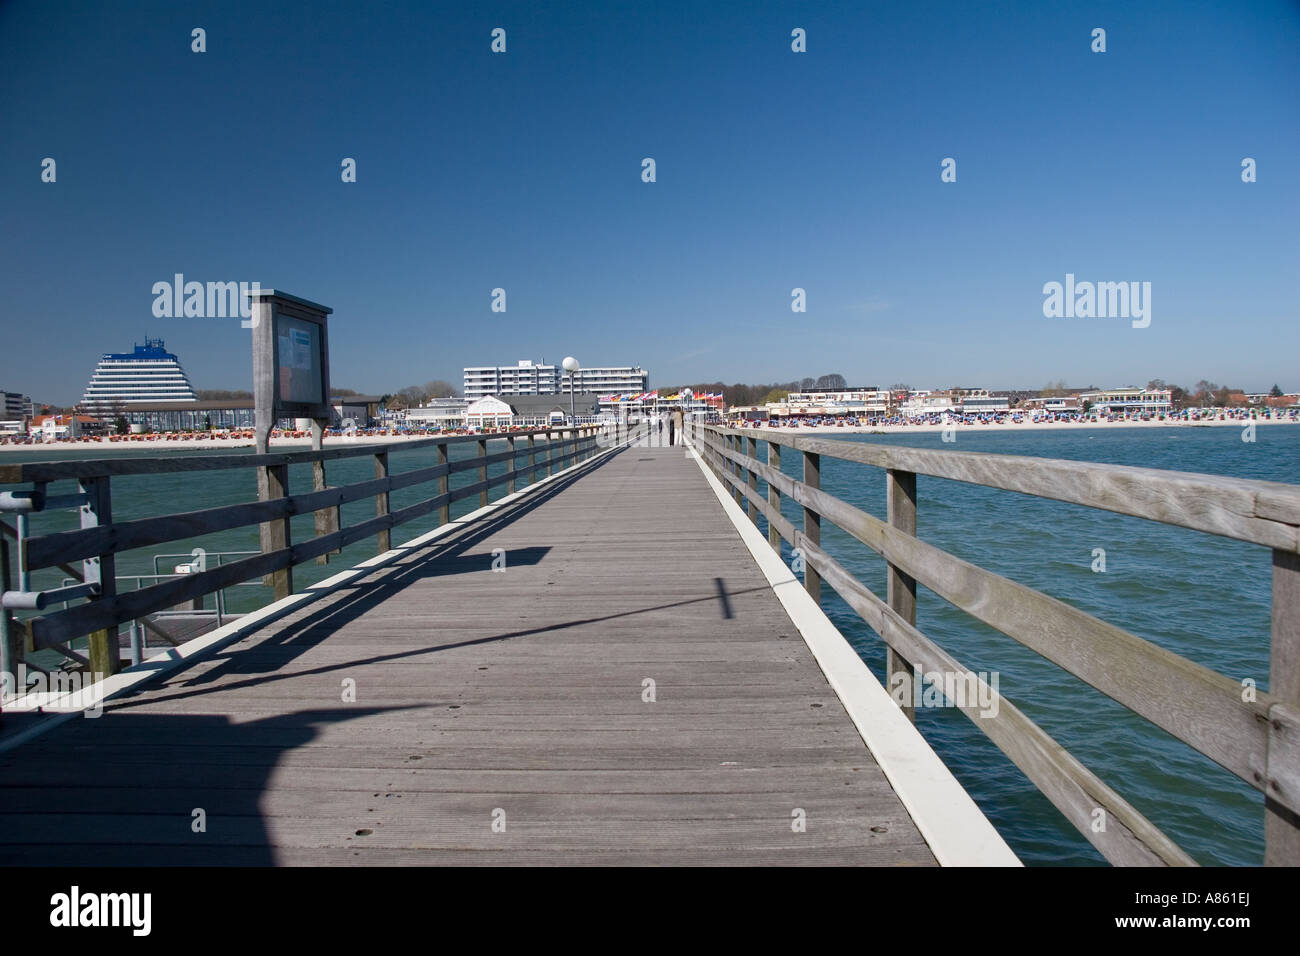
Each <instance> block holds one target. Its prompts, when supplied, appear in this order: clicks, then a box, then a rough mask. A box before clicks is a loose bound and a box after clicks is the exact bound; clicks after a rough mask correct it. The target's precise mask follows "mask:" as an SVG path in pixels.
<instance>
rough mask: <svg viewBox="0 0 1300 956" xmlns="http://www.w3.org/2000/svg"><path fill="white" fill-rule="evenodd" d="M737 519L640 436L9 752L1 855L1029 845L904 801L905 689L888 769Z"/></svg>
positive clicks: (689, 461) (827, 853)
mask: <svg viewBox="0 0 1300 956" xmlns="http://www.w3.org/2000/svg"><path fill="white" fill-rule="evenodd" d="M738 514H740V509H739V508H738V507H737V506H736V505H735V504H734V502H732V501H731V499H730V496H729V495H728V494H726V493H725V492H723V491H721V485H719V484H718V482H717V480H716V478H714V477H713V476H712V475H711V474H709V473H708V472H707V471H706V469H704V468H703V467H702V466H701V463H700V462H699V461H698V460H697V457H696V456H695V455H693V454H692V453H691V452H689V451H686V452H684V451H683V449H682V448H681V447H680V446H679V447H674V448H663V447H644V446H643V447H625V448H622V449H619V450H616V451H612V452H609V453H607V454H605V455H603V456H600V457H597V458H594V459H592V460H590V461H587V462H584V463H581V464H579V465H577V466H575V467H574V468H572V469H570V471H568V472H563V473H559V474H556V475H555V476H553V477H552V478H548V479H547V480H545V481H542V482H539V483H537V484H535V485H533V486H530V487H529V488H527V489H525V490H524V491H521V492H519V493H518V494H515V495H512V496H510V497H509V498H507V499H506V500H505V501H504V502H498V503H494V504H493V505H491V507H490V508H488V509H484V510H483V513H482V514H476V516H473V520H467V519H462V520H461V521H459V522H453V523H452V525H451V526H448V527H444V528H440V529H439V532H438V533H436V534H434V535H426V536H425V539H428V540H427V543H425V544H417V545H416V546H413V547H411V548H409V549H408V550H407V551H405V552H404V553H403V554H402V555H401V556H400V557H398V558H397V559H396V560H393V561H391V562H390V563H389V564H387V565H386V566H376V568H375V569H374V570H373V571H370V572H368V573H366V574H364V575H360V574H357V575H353V576H352V577H351V578H350V579H348V580H346V581H345V582H344V583H342V584H338V585H334V586H332V587H330V588H329V589H328V592H327V593H326V594H325V595H324V596H321V597H319V598H318V599H317V600H314V601H313V602H311V603H309V604H305V605H304V606H303V607H301V608H300V609H298V610H294V611H292V612H290V613H288V614H286V615H284V616H282V617H280V618H278V619H276V620H273V621H271V622H270V623H266V624H264V625H261V626H260V627H257V628H256V629H254V630H252V631H251V632H249V633H246V635H245V636H243V637H242V638H239V639H238V640H236V641H234V642H233V643H229V644H227V645H226V646H224V647H220V648H219V649H218V650H216V651H215V652H213V653H210V654H208V655H206V656H202V655H201V656H198V657H196V658H195V660H194V662H193V663H192V664H190V665H189V666H186V667H183V668H181V669H178V670H174V671H172V672H171V673H169V674H167V675H166V676H164V677H161V678H158V679H156V680H154V681H153V682H150V683H147V684H144V685H142V686H138V687H136V688H134V689H132V690H130V691H128V692H126V693H124V694H122V695H120V696H116V697H113V698H111V699H109V700H108V701H107V702H105V704H104V711H103V715H102V716H101V717H99V718H97V719H82V718H75V719H69V720H65V721H64V722H63V723H62V724H60V725H59V726H57V727H55V728H54V729H52V730H50V731H48V732H47V733H44V734H41V735H40V736H37V737H34V738H33V739H31V740H29V741H28V742H26V743H24V744H22V745H21V746H19V747H17V748H15V749H12V750H10V751H8V752H7V753H3V754H0V863H6V864H49V865H62V864H74V865H90V864H96V865H118V864H123V865H137V864H164V865H169V864H179V865H186V864H197V865H213V864H215V865H221V864H255V865H256V864H331V865H332V864H345V865H346V864H529V863H543V864H591V863H595V864H620V863H628V864H828V863H829V864H902V865H921V866H925V865H934V864H935V863H936V862H1002V863H1007V862H1010V863H1014V862H1015V860H1014V857H1012V856H1011V854H1010V851H1009V850H1007V849H1006V847H1005V844H1003V843H1002V842H1001V840H1000V839H999V838H997V837H996V834H994V833H993V832H992V829H991V827H989V826H988V824H987V821H985V820H984V818H983V817H982V816H981V815H979V814H978V811H977V810H975V809H974V805H973V804H972V803H970V802H969V798H968V797H966V795H965V794H964V792H962V791H960V789H959V788H958V787H957V786H956V783H955V781H952V780H951V778H948V779H947V780H941V781H939V783H938V784H936V785H935V787H934V788H929V789H930V792H928V793H922V792H917V793H914V794H912V795H910V796H909V795H908V794H906V793H904V794H903V795H902V796H900V793H899V792H898V787H897V786H896V784H897V782H898V781H900V780H904V779H922V780H924V779H925V774H927V773H929V774H932V775H933V773H934V767H935V766H939V767H940V769H942V768H941V765H938V762H937V758H935V757H934V755H933V753H932V752H930V751H929V748H928V747H927V746H926V745H925V743H924V741H923V740H922V739H921V738H920V736H919V735H916V734H915V731H913V730H912V729H911V727H910V725H908V724H907V723H906V718H905V717H903V716H902V713H901V711H898V710H897V708H896V707H895V708H894V714H893V715H892V716H891V715H889V714H886V718H885V719H884V722H885V723H888V724H889V727H887V728H884V729H882V730H881V732H882V733H884V734H885V735H886V736H888V735H894V738H893V739H894V741H895V742H894V743H893V744H891V746H893V747H895V748H896V749H897V748H900V747H901V748H904V749H905V751H906V752H907V753H909V754H911V758H910V759H908V760H904V761H902V764H903V766H901V768H900V769H899V770H898V771H897V774H896V775H895V780H894V781H893V782H891V779H890V777H888V776H887V775H886V772H885V771H884V770H882V767H881V765H880V763H879V762H878V760H877V759H876V757H874V756H873V754H872V752H871V750H870V749H868V746H867V745H866V744H865V743H864V739H863V733H862V732H861V728H860V727H859V726H858V725H857V724H855V719H854V718H853V717H852V716H851V714H850V710H851V709H852V708H853V707H854V706H857V705H855V704H853V703H852V702H850V705H849V708H847V709H846V704H845V702H844V701H842V700H841V697H840V696H839V695H837V693H836V691H835V690H833V689H832V686H831V684H830V683H829V682H828V677H827V674H826V673H825V672H824V670H823V667H824V666H825V662H824V661H823V663H822V664H819V660H818V659H817V658H816V657H815V656H814V650H813V649H811V646H810V643H809V637H808V634H807V633H804V632H811V630H815V629H816V628H819V627H825V626H828V622H825V623H820V622H814V623H813V624H808V623H804V624H803V625H802V626H803V631H802V632H801V627H800V626H797V625H796V623H795V622H794V621H793V620H792V617H791V613H790V611H789V610H788V609H787V607H788V602H787V603H783V600H782V599H781V598H779V597H778V590H779V588H778V589H774V587H773V582H772V580H771V579H770V574H769V573H768V572H765V570H764V569H763V567H762V566H761V565H760V562H759V560H758V556H757V555H756V554H755V553H754V552H753V549H752V548H751V546H750V544H749V543H747V540H746V537H745V534H746V533H748V534H749V535H750V536H751V537H752V535H754V534H760V533H759V532H758V531H757V530H756V529H753V527H752V526H750V528H749V529H748V531H746V530H744V529H742V528H741V527H740V525H739V524H738V522H737V521H735V520H733V519H734V516H735V515H738ZM419 540H422V539H417V541H419ZM759 541H760V543H761V546H762V547H763V548H767V547H768V546H767V544H766V541H765V540H763V539H762V538H761V535H760V537H759ZM768 558H769V559H771V560H776V561H777V562H778V564H779V559H776V558H775V556H774V555H772V554H771V553H770V551H769V554H768ZM781 567H783V566H781ZM790 583H791V587H790V588H789V590H791V591H797V592H798V595H797V596H800V597H803V598H804V599H805V600H810V599H808V598H807V597H806V593H805V592H803V591H802V590H801V589H800V586H799V585H798V583H797V582H794V581H793V579H791V582H790ZM242 626H243V627H245V628H246V629H247V627H248V626H249V625H248V624H247V623H244V624H243V625H242ZM845 646H846V647H847V645H845ZM860 679H861V675H860V674H858V675H856V676H854V677H852V679H851V680H848V679H846V680H848V683H846V684H845V685H844V686H849V684H852V683H853V681H857V680H860ZM842 683H843V682H842ZM876 692H877V693H878V694H879V695H883V691H880V690H879V688H878V685H877V691H876ZM885 699H886V700H887V698H885ZM862 712H863V713H865V712H866V711H865V710H864V711H862ZM6 716H8V715H6ZM857 719H858V721H859V722H861V721H862V719H863V718H862V717H861V715H859V716H858V718H857ZM891 721H893V722H896V724H895V723H893V722H891ZM899 725H901V727H902V729H900V726H899ZM909 733H910V734H911V736H910V737H909V736H906V735H907V734H909ZM899 735H903V736H901V737H900V736H899ZM898 741H902V743H899V742H898ZM907 764H913V765H917V766H921V767H922V770H921V773H920V775H919V776H918V775H917V772H916V766H911V767H909V766H906V765H907ZM909 774H910V775H911V776H910V777H908V775H909ZM904 790H906V786H904ZM953 794H956V798H955V799H954V798H953V797H952V795H953ZM927 801H928V806H930V807H931V809H932V810H933V809H934V808H935V806H936V801H937V802H938V807H937V809H938V812H937V813H932V814H931V815H932V817H933V818H935V820H936V823H935V829H932V830H927V828H926V826H925V825H924V823H923V824H922V825H921V826H918V821H917V819H915V818H914V817H915V808H916V807H923V806H926V805H927ZM945 801H946V802H947V803H948V804H950V805H949V806H947V807H946V809H948V810H951V813H952V816H953V819H954V820H957V821H960V820H962V819H967V820H970V819H974V820H975V821H976V822H977V823H978V824H979V826H976V827H975V830H976V831H977V832H976V833H975V834H973V835H969V834H968V839H955V840H949V839H948V838H947V837H937V836H936V834H939V833H941V831H942V821H941V820H940V819H939V818H942V817H943V816H944V815H945V813H944V811H945V806H944V805H943V804H944V802H945ZM909 808H911V809H909ZM927 812H928V811H927ZM981 827H982V828H983V829H981ZM926 833H928V837H927V835H926ZM990 835H991V837H992V838H991V839H990ZM936 841H938V842H942V843H944V845H942V846H941V845H938V843H937V842H936ZM981 841H984V842H983V843H981ZM931 844H936V845H931ZM963 844H964V845H963Z"/></svg>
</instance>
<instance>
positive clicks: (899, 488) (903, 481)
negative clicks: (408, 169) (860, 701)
mask: <svg viewBox="0 0 1300 956" xmlns="http://www.w3.org/2000/svg"><path fill="white" fill-rule="evenodd" d="M885 508H886V511H887V512H888V514H887V517H888V520H889V523H890V525H892V526H893V527H895V528H897V529H898V530H899V531H902V532H904V533H905V534H910V535H912V536H913V537H915V536H916V473H915V472H912V471H896V470H895V469H893V468H888V469H886V470H885ZM888 575H889V577H888V579H887V581H888V591H887V592H886V599H887V600H888V602H889V607H890V609H891V610H893V611H896V612H898V615H899V616H900V617H901V618H903V620H905V621H907V623H908V624H915V623H916V579H915V578H913V577H911V576H909V575H906V574H904V573H903V572H902V571H900V570H899V569H898V568H896V567H895V566H894V565H892V564H891V565H889V571H888ZM915 680H916V673H915V670H914V668H913V667H912V665H911V664H910V663H908V661H907V659H906V658H904V657H903V656H902V655H901V654H899V653H898V652H897V651H895V650H894V649H893V648H892V647H890V648H887V650H886V652H885V686H886V689H887V690H888V691H889V692H890V693H891V694H893V695H894V697H895V699H902V700H904V701H907V703H904V704H903V705H902V707H903V713H904V714H905V715H906V716H907V719H908V720H910V721H912V723H916V708H915V707H914V706H912V703H911V701H912V700H913V699H914V698H913V689H912V682H913V681H915ZM895 688H897V690H895Z"/></svg>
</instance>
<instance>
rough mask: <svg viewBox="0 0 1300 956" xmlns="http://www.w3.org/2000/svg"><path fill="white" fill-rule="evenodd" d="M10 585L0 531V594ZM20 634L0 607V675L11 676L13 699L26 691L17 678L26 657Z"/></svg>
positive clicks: (8, 613) (0, 694) (0, 696)
mask: <svg viewBox="0 0 1300 956" xmlns="http://www.w3.org/2000/svg"><path fill="white" fill-rule="evenodd" d="M12 584H13V569H12V566H11V564H10V560H9V539H8V538H6V537H5V536H4V534H3V532H2V531H0V594H4V593H5V592H6V591H8V590H10V585H12ZM22 633H23V632H22V628H20V627H19V626H18V621H17V620H16V619H15V618H14V616H13V612H11V611H10V610H9V609H8V608H6V607H0V675H3V674H12V675H13V679H14V683H13V692H14V696H15V697H21V696H23V693H24V692H25V691H26V689H27V688H26V687H25V686H21V681H20V679H19V677H18V664H19V662H20V661H22V659H23V658H24V657H25V656H26V655H25V654H24V650H25V649H24V647H23V643H24V642H23V639H22ZM4 686H5V685H4V683H2V682H0V704H2V703H3V697H4Z"/></svg>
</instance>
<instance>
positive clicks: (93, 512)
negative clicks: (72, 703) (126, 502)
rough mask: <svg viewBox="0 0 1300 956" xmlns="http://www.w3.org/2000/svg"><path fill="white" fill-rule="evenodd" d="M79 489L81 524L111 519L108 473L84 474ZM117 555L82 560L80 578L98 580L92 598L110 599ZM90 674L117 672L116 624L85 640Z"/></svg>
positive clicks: (114, 586)
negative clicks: (96, 475)
mask: <svg viewBox="0 0 1300 956" xmlns="http://www.w3.org/2000/svg"><path fill="white" fill-rule="evenodd" d="M79 490H80V491H81V493H82V494H83V495H85V496H86V503H85V504H83V505H82V506H81V527H83V528H95V527H99V526H101V525H109V524H112V523H113V499H112V496H111V494H110V492H109V484H108V476H106V475H105V476H103V477H100V478H83V479H81V481H80V483H79ZM116 567H117V559H116V558H115V557H114V556H113V554H112V552H109V553H108V554H101V555H99V556H98V557H94V558H86V559H85V560H84V561H83V562H82V564H81V579H82V580H83V581H84V582H85V583H87V584H98V585H99V594H98V595H96V596H95V597H94V598H92V600H96V601H111V600H112V599H113V597H114V596H115V595H116V594H117V581H116V579H115V575H116ZM87 647H88V653H87V655H86V656H87V657H88V658H89V660H90V674H91V679H92V680H93V679H94V677H95V675H97V674H102V675H104V676H107V675H109V674H116V673H117V672H118V671H120V670H121V669H122V656H121V653H120V651H119V650H118V645H117V627H116V625H115V626H113V627H109V628H105V629H104V630H101V631H94V632H92V633H91V635H90V637H89V642H88V644H87Z"/></svg>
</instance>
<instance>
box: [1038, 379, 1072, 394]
mask: <svg viewBox="0 0 1300 956" xmlns="http://www.w3.org/2000/svg"><path fill="white" fill-rule="evenodd" d="M1065 393H1066V387H1065V382H1064V381H1063V380H1062V381H1059V382H1048V383H1047V384H1046V385H1044V386H1043V390H1042V391H1041V392H1040V393H1039V394H1040V395H1042V397H1043V398H1056V397H1058V396H1061V395H1064V394H1065Z"/></svg>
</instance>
